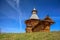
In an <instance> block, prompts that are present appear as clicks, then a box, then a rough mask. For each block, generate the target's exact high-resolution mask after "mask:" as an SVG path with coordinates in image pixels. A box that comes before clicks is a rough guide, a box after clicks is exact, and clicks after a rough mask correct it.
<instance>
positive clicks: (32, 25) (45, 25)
mask: <svg viewBox="0 0 60 40" xmlns="http://www.w3.org/2000/svg"><path fill="white" fill-rule="evenodd" d="M53 23H54V21H53V20H52V19H51V18H50V17H49V16H48V15H47V16H46V17H45V18H44V19H43V20H40V19H39V17H38V16H37V10H36V9H35V8H34V9H33V10H32V16H31V17H30V18H29V19H28V20H26V21H25V24H26V32H27V33H30V32H50V26H51V25H52V24H53Z"/></svg>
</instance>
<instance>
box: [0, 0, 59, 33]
mask: <svg viewBox="0 0 60 40" xmlns="http://www.w3.org/2000/svg"><path fill="white" fill-rule="evenodd" d="M34 7H35V8H36V9H37V11H38V13H37V15H38V16H39V18H40V19H44V18H45V16H46V15H48V14H49V16H50V17H51V18H52V20H54V22H55V24H53V25H51V27H50V30H51V31H60V0H19V2H17V3H16V1H15V0H0V28H1V32H6V33H10V32H14V33H21V32H25V28H26V25H25V20H27V19H29V18H30V16H31V15H32V13H31V11H32V9H33V8H34Z"/></svg>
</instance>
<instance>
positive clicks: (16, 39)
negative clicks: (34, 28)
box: [0, 32, 60, 40]
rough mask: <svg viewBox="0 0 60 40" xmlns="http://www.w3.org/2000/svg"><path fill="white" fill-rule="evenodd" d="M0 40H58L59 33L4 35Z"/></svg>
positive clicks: (0, 36)
mask: <svg viewBox="0 0 60 40" xmlns="http://www.w3.org/2000/svg"><path fill="white" fill-rule="evenodd" d="M0 40H60V32H49V33H48V32H37V33H5V34H0Z"/></svg>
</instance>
